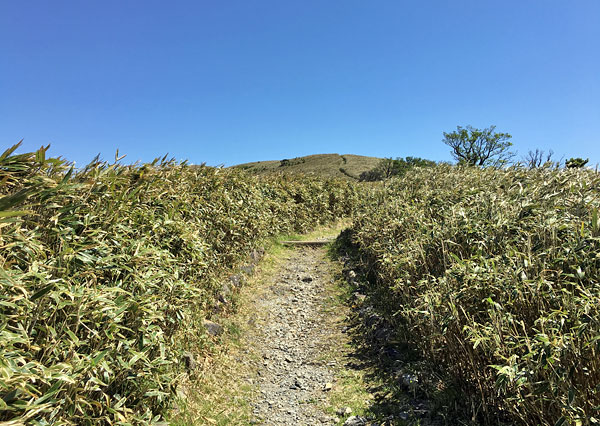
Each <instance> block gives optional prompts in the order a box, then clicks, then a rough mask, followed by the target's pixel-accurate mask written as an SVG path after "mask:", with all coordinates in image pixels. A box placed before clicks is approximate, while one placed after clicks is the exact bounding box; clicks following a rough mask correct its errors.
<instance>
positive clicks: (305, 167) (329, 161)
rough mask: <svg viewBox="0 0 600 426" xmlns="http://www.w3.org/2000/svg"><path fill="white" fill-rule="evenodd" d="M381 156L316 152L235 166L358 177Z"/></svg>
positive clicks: (251, 170)
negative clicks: (303, 155) (314, 153)
mask: <svg viewBox="0 0 600 426" xmlns="http://www.w3.org/2000/svg"><path fill="white" fill-rule="evenodd" d="M379 161H381V158H377V157H366V156H363V155H352V154H344V155H340V154H316V155H307V156H305V157H296V158H289V159H282V160H273V161H256V162H254V163H244V164H238V165H236V166H232V167H237V168H241V169H244V170H248V171H250V172H252V173H258V174H263V173H291V174H314V175H317V176H325V177H338V178H345V179H358V176H359V175H360V174H361V173H362V172H366V171H368V170H371V169H373V168H374V167H375V166H376V165H377V163H379Z"/></svg>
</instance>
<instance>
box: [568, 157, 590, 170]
mask: <svg viewBox="0 0 600 426" xmlns="http://www.w3.org/2000/svg"><path fill="white" fill-rule="evenodd" d="M588 161H590V159H589V158H586V159H585V160H584V159H583V158H579V157H578V158H569V159H568V160H567V161H565V166H566V167H567V168H568V169H580V168H582V167H583V166H585V165H586V164H587V163H588Z"/></svg>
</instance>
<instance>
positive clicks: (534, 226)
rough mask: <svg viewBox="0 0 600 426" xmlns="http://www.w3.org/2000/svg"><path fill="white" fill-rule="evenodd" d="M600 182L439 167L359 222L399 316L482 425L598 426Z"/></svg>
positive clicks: (581, 176)
mask: <svg viewBox="0 0 600 426" xmlns="http://www.w3.org/2000/svg"><path fill="white" fill-rule="evenodd" d="M599 208H600V175H599V174H598V173H596V172H593V171H590V170H584V169H563V170H556V169H548V168H538V169H532V170H524V169H521V170H519V169H514V170H512V169H511V170H499V169H479V168H473V167H470V168H469V167H467V168H462V167H450V166H446V165H444V166H437V167H434V168H428V169H414V170H413V171H411V172H410V173H407V174H406V175H405V176H404V177H402V178H400V179H395V180H392V181H391V183H390V185H389V187H388V188H387V189H386V191H385V192H383V193H382V194H381V195H380V202H379V203H374V204H372V205H370V206H367V208H366V211H365V212H364V213H362V214H360V215H359V216H358V218H357V219H356V220H355V222H354V224H353V227H352V235H353V240H354V242H355V243H356V244H357V245H358V246H359V247H360V250H361V253H362V256H363V258H364V259H365V261H366V263H367V266H368V267H369V268H370V269H371V270H373V271H374V272H375V274H376V276H377V280H376V282H374V283H372V285H374V286H376V289H377V291H379V292H381V294H382V295H384V296H385V297H386V299H387V300H389V320H390V321H391V322H392V323H393V324H395V326H396V327H397V328H396V329H397V332H398V334H399V335H403V336H404V337H405V338H407V339H409V340H411V341H413V342H414V343H415V344H416V345H417V346H418V347H419V348H420V350H421V351H422V353H423V354H425V355H426V356H427V357H428V358H429V359H430V360H431V361H433V362H434V364H435V365H438V366H440V367H441V368H442V369H443V371H445V372H446V374H448V375H449V376H450V377H452V378H453V380H454V381H455V383H456V387H457V390H458V391H459V392H460V394H461V395H463V396H464V398H462V400H463V402H464V403H465V404H464V406H465V407H469V408H470V407H474V411H475V412H474V414H476V415H478V416H479V417H478V419H479V420H478V421H480V422H486V423H495V422H498V421H499V419H501V418H506V417H508V418H509V419H510V421H511V422H513V423H522V424H543V425H554V424H555V423H557V422H558V423H557V424H559V423H563V422H566V423H573V424H581V423H582V422H586V421H591V422H594V421H595V422H598V420H596V419H599V418H600V416H599V415H598V409H599V408H598V407H600V387H599V384H600V322H599V318H600V282H599V278H600V274H599V270H600V256H599V255H598V253H599V252H600V222H599V220H598V213H599Z"/></svg>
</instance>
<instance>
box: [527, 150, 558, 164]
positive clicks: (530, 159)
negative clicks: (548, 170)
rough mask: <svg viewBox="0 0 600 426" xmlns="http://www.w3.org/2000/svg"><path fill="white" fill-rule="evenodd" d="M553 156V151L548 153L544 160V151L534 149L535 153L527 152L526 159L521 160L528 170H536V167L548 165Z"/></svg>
mask: <svg viewBox="0 0 600 426" xmlns="http://www.w3.org/2000/svg"><path fill="white" fill-rule="evenodd" d="M553 155H554V151H552V150H550V151H548V154H546V156H545V159H544V150H542V149H536V150H535V151H529V153H528V154H527V156H526V157H524V158H523V160H524V161H525V164H526V165H527V167H529V168H530V169H536V168H538V167H542V166H543V165H546V164H548V163H552V156H553Z"/></svg>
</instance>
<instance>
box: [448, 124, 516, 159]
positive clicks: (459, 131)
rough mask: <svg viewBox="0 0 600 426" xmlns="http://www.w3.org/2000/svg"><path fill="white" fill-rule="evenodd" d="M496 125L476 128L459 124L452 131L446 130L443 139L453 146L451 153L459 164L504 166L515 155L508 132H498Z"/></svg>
mask: <svg viewBox="0 0 600 426" xmlns="http://www.w3.org/2000/svg"><path fill="white" fill-rule="evenodd" d="M495 129H496V126H490V127H488V128H487V129H483V130H480V129H476V128H474V127H471V126H467V127H464V128H463V127H461V126H457V128H456V130H455V131H454V132H452V133H446V132H444V139H443V140H442V141H443V142H444V143H445V144H446V145H448V146H449V147H450V148H452V151H451V154H452V156H453V157H454V159H455V160H456V161H458V163H459V164H466V165H469V166H503V165H505V164H506V163H507V162H508V161H509V160H510V159H511V158H512V157H513V156H514V153H512V152H510V151H509V148H510V147H511V146H512V142H510V139H511V138H512V136H511V135H509V134H508V133H496V132H494V130H495Z"/></svg>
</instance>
